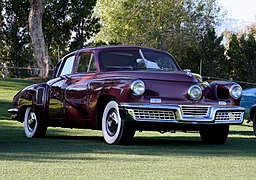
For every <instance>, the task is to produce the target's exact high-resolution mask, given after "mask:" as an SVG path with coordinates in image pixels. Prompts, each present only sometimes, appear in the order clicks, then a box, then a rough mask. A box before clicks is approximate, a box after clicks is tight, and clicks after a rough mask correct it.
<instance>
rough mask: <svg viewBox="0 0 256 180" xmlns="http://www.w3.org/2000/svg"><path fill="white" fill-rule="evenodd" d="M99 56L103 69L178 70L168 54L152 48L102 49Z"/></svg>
mask: <svg viewBox="0 0 256 180" xmlns="http://www.w3.org/2000/svg"><path fill="white" fill-rule="evenodd" d="M99 56H100V57H99V58H100V65H101V68H102V69H103V70H104V71H113V70H133V71H136V70H150V71H152V70H156V71H176V70H179V67H178V66H177V65H176V63H175V62H174V60H173V58H172V57H171V56H170V55H168V54H167V53H163V52H158V51H153V50H141V49H139V50H112V51H103V52H101V53H100V55H99Z"/></svg>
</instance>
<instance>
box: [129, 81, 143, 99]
mask: <svg viewBox="0 0 256 180" xmlns="http://www.w3.org/2000/svg"><path fill="white" fill-rule="evenodd" d="M131 90H132V91H133V94H134V95H135V96H140V95H142V94H143V93H144V92H145V84H144V82H143V81H141V80H136V81H133V82H132V84H131Z"/></svg>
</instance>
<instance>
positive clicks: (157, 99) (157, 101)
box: [150, 98, 162, 103]
mask: <svg viewBox="0 0 256 180" xmlns="http://www.w3.org/2000/svg"><path fill="white" fill-rule="evenodd" d="M150 103H162V100H161V99H160V98H150Z"/></svg>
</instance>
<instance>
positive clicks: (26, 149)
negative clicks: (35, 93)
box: [0, 79, 256, 180]
mask: <svg viewBox="0 0 256 180" xmlns="http://www.w3.org/2000/svg"><path fill="white" fill-rule="evenodd" d="M29 83H30V82H28V81H22V80H3V79H0V113H1V117H0V119H1V120H0V167H1V168H0V177H1V179H109V180H112V179H157V180H158V179H255V175H256V172H255V167H256V138H255V136H254V135H253V133H252V124H247V123H244V124H243V125H241V126H231V130H230V135H229V138H228V140H227V142H226V144H225V145H204V144H202V143H201V140H200V137H199V134H198V133H197V132H191V133H182V132H177V133H175V134H172V133H166V134H160V133H156V132H142V133H140V132H137V133H136V136H135V139H134V142H133V144H132V145H129V146H111V145H107V144H106V143H105V142H104V140H103V137H102V135H101V132H100V131H91V130H78V129H62V128H49V129H48V131H47V134H46V137H45V138H43V139H27V138H25V137H24V135H23V125H22V124H21V123H19V122H15V121H8V120H7V116H8V114H6V113H5V111H6V108H7V109H8V108H9V107H10V103H11V99H12V96H13V95H14V94H15V93H16V92H17V91H18V89H19V88H21V86H25V85H27V84H29ZM3 93H5V95H3ZM2 103H3V104H4V106H2ZM8 117H9V116H8Z"/></svg>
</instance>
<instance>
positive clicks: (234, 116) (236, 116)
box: [215, 111, 243, 121]
mask: <svg viewBox="0 0 256 180" xmlns="http://www.w3.org/2000/svg"><path fill="white" fill-rule="evenodd" d="M242 114H243V112H222V111H218V112H217V113H216V116H215V120H216V121H239V120H240V119H241V118H242Z"/></svg>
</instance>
